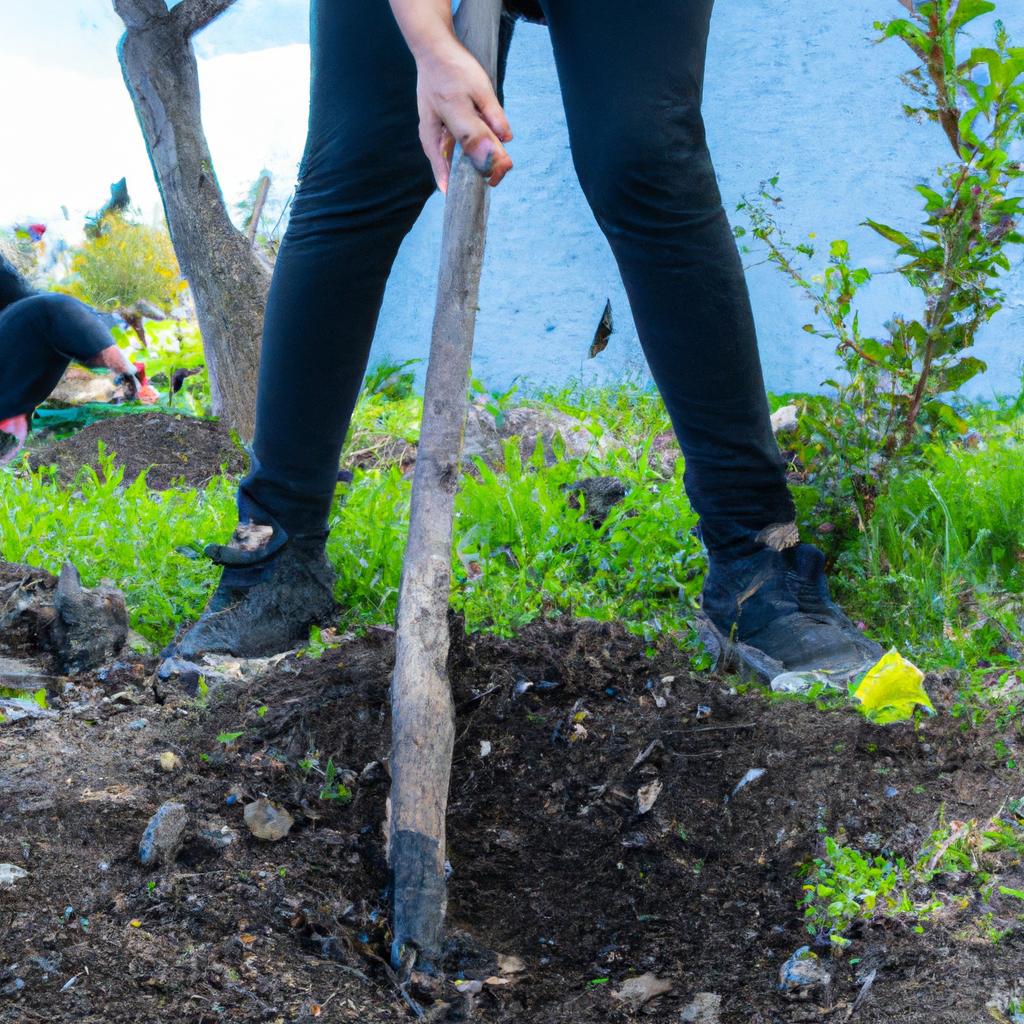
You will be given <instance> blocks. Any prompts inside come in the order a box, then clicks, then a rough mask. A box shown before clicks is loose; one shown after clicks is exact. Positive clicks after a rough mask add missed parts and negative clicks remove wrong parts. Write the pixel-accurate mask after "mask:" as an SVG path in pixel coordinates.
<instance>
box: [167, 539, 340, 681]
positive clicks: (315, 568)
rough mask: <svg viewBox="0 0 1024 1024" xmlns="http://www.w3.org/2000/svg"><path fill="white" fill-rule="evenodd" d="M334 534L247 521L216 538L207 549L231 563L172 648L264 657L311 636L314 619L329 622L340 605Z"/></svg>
mask: <svg viewBox="0 0 1024 1024" xmlns="http://www.w3.org/2000/svg"><path fill="white" fill-rule="evenodd" d="M326 539H327V538H326V534H319V535H315V536H298V537H288V536H287V534H285V533H284V532H283V531H282V530H280V529H278V528H275V527H272V526H263V525H259V524H256V523H244V524H240V525H239V527H238V529H236V530H235V533H234V536H233V537H232V539H231V543H230V544H228V545H215V544H211V545H209V546H208V547H207V548H206V555H207V557H208V558H210V559H212V560H213V561H214V562H216V563H217V564H218V565H222V566H223V567H224V569H223V572H222V573H221V578H220V583H219V584H218V585H217V589H216V590H215V591H214V594H213V596H212V597H211V598H210V601H209V603H208V604H207V606H206V610H205V611H204V612H203V614H202V615H201V616H200V617H199V620H198V621H197V622H196V624H195V625H194V626H192V628H191V629H189V630H188V631H187V632H186V633H185V634H184V635H183V636H182V638H181V639H180V640H179V641H178V642H177V643H176V644H174V645H173V646H172V648H171V650H170V652H169V653H172V654H173V656H174V657H176V658H180V659H183V660H186V661H194V660H195V659H196V658H198V657H200V656H201V655H203V654H231V655H234V656H235V657H237V658H258V657H267V656H268V655H271V654H280V653H281V652H282V651H288V650H291V649H292V648H295V647H298V646H300V645H302V644H304V643H305V642H306V640H307V639H308V638H309V629H310V626H313V625H325V624H327V623H329V622H330V621H331V619H332V618H333V616H334V614H335V612H336V610H337V605H336V604H335V601H334V580H335V573H334V570H333V569H332V568H331V565H330V563H329V562H328V561H327V555H326V553H325V551H324V546H325V543H326Z"/></svg>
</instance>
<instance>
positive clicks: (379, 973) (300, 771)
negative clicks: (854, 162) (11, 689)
mask: <svg viewBox="0 0 1024 1024" xmlns="http://www.w3.org/2000/svg"><path fill="white" fill-rule="evenodd" d="M393 658H394V643H393V636H392V634H391V632H390V631H388V630H372V631H370V632H369V633H368V634H367V635H366V636H365V637H363V638H361V639H350V640H347V641H345V642H344V643H342V644H341V645H340V646H337V647H334V648H331V649H329V650H328V651H327V652H326V653H324V654H323V655H322V657H320V658H317V659H313V658H310V657H288V658H285V659H283V660H281V661H280V662H278V663H277V665H276V666H275V668H274V669H273V670H272V672H271V673H270V674H269V675H266V676H263V677H262V678H260V679H259V680H258V681H256V682H255V683H242V682H239V683H238V685H237V686H226V687H224V688H223V689H222V690H220V691H218V692H216V693H214V694H212V695H211V697H210V698H209V704H208V705H207V704H205V703H202V702H201V703H199V704H197V703H196V702H194V701H192V700H188V699H185V698H182V697H178V696H177V695H173V694H159V695H156V696H155V695H154V691H153V690H152V688H151V687H150V684H149V677H148V676H147V668H151V666H143V665H141V664H133V663H123V664H120V665H118V666H115V667H113V668H112V669H110V670H108V671H106V672H102V671H101V672H100V673H97V674H96V675H95V676H94V677H93V679H92V681H91V685H77V686H72V687H70V688H68V689H67V690H66V691H65V692H64V693H63V694H62V695H60V696H55V698H54V700H53V702H52V703H53V706H54V707H55V708H56V709H57V710H58V711H59V719H58V720H56V721H39V722H31V723H25V724H23V723H18V724H17V725H16V726H12V727H5V728H3V729H0V862H3V861H7V862H11V863H13V864H16V865H18V866H20V867H21V868H23V869H24V870H26V871H27V872H28V874H27V876H26V877H22V878H19V879H18V880H17V881H15V882H14V884H13V887H12V888H9V889H5V890H3V891H2V893H0V908H2V927H0V992H2V993H3V995H0V1021H3V1022H5V1024H6V1022H13V1021H18V1022H21V1021H31V1020H47V1021H69V1022H70V1021H80V1022H86V1024H99V1022H104V1024H118V1022H122V1021H123V1022H128V1021H132V1022H135V1021H139V1020H150V1021H158V1022H164V1021H166V1022H171V1021H175V1022H177V1021H184V1022H196V1024H198V1022H203V1024H206V1022H211V1024H212V1022H214V1021H312V1020H314V1019H316V1020H319V1021H328V1022H342V1021H344V1022H354V1021H358V1022H361V1024H362V1022H365V1024H379V1022H385V1021H387V1022H391V1021H403V1020H410V1019H413V1018H412V1014H411V1011H410V1009H409V1007H408V1005H407V1004H406V1002H405V1000H404V997H403V996H402V994H401V993H400V992H399V990H398V987H397V985H396V982H395V979H394V976H393V975H391V974H389V972H388V970H387V969H386V968H385V966H384V963H383V961H384V959H385V958H386V955H387V949H388V943H389V934H388V930H387V881H388V873H387V865H386V862H385V845H384V822H385V814H386V808H385V801H386V797H387V792H388V775H387V769H386V759H387V754H388V749H389V745H390V723H389V714H388V683H389V677H390V673H391V670H392V666H393ZM450 672H451V677H452V680H453V688H454V697H455V704H456V708H457V716H458V721H457V732H456V735H457V739H456V746H455V761H454V771H453V777H452V784H451V803H450V816H449V832H448V839H449V856H450V860H451V865H452V875H451V879H450V883H449V884H450V903H449V908H448V909H449V923H450V926H451V930H452V933H453V935H454V937H455V940H456V941H454V942H453V944H452V949H451V952H450V956H449V959H448V962H447V964H446V967H447V969H448V970H449V971H450V972H453V973H455V972H462V974H463V975H464V977H465V978H467V979H478V980H481V981H483V982H484V983H483V985H482V990H481V991H480V992H479V994H477V995H469V996H460V995H458V994H457V993H455V990H454V988H449V989H448V990H446V994H445V998H446V1000H447V1001H449V1002H450V1003H451V1004H452V1006H451V1009H450V1010H448V1011H447V1012H446V1013H440V1012H437V1013H433V1014H432V1013H431V1011H430V1010H428V1011H427V1017H428V1019H431V1020H435V1021H438V1020H465V1019H467V1018H468V1017H469V1016H470V1015H471V1016H472V1019H474V1020H478V1021H481V1022H485V1024H499V1022H501V1024H511V1022H516V1024H521V1022H527V1024H569V1022H573V1024H589V1022H599V1021H600V1022H606V1021H627V1020H633V1019H645V1020H650V1021H658V1022H670V1021H671V1022H674V1024H678V1022H680V1021H683V1020H694V1019H702V1020H705V1021H708V1022H710V1021H711V1019H712V1018H711V1017H704V1018H695V1017H694V1016H693V1015H692V1013H691V1015H690V1016H684V1009H685V1008H686V1007H688V1006H690V1004H691V1001H692V1000H693V999H694V997H695V995H696V994H697V993H714V994H717V995H718V996H720V997H721V1012H720V1016H719V1017H715V1018H714V1019H715V1020H719V1021H720V1024H795V1022H797V1021H821V1020H826V1021H844V1022H845V1021H848V1020H850V1019H851V1018H852V1019H853V1020H854V1021H855V1024H883V1022H885V1024H891V1022H892V1021H894V1020H898V1021H900V1022H901V1024H926V1022H927V1024H936V1022H954V1021H955V1022H964V1021H973V1020H983V1019H988V1016H987V1011H986V1004H987V1003H988V1002H989V1000H990V999H991V998H992V996H993V993H995V992H1006V991H1008V990H1010V989H1012V987H1013V985H1015V984H1016V983H1017V980H1018V979H1019V977H1020V974H1021V968H1020V964H1021V955H1022V945H1024V943H1022V930H1021V928H1020V924H1019V921H1018V920H1017V917H1016V915H1017V914H1018V913H1019V911H1020V908H1019V907H1018V906H1016V905H1015V904H1014V901H1013V899H1012V898H1010V897H1005V898H1004V897H1000V896H994V897H992V899H991V902H990V903H989V904H987V905H985V906H982V905H981V904H980V897H979V896H978V895H977V892H976V890H972V889H971V888H970V887H969V886H968V885H966V883H965V885H964V888H963V903H962V906H961V907H960V909H958V910H957V911H956V913H955V914H953V915H951V916H948V917H943V916H941V915H940V916H937V917H936V918H935V919H931V920H929V921H927V922H926V923H925V924H924V933H923V934H916V933H915V932H914V927H915V925H916V924H917V921H916V920H915V919H912V918H908V919H907V920H906V921H905V922H904V921H895V920H892V919H888V920H886V921H884V922H882V923H878V924H872V925H865V926H864V927H863V928H861V929H860V931H858V932H856V933H854V934H853V935H852V940H853V941H852V945H851V946H850V947H849V948H848V949H847V950H845V952H842V953H838V952H837V955H835V956H833V955H832V954H831V953H830V951H829V950H828V949H819V950H818V952H819V954H820V956H821V958H822V961H823V963H825V964H826V965H827V967H828V970H829V971H830V973H831V975H832V984H831V985H830V986H829V987H828V988H827V989H826V990H824V991H821V992H818V993H815V997H814V998H813V999H811V1000H810V1001H804V1002H794V1001H791V1000H788V999H786V998H784V996H783V995H781V994H780V993H779V992H778V991H777V982H778V976H779V968H780V966H781V965H782V964H783V962H784V961H785V960H786V959H787V958H788V957H789V956H790V955H791V954H792V953H793V952H794V950H796V949H797V948H798V947H800V946H803V945H804V944H806V943H808V942H810V941H811V939H810V937H809V936H808V934H807V931H806V929H805V926H804V922H803V920H802V917H801V914H800V911H799V910H798V908H797V902H798V900H799V898H800V896H801V884H802V882H801V879H800V877H799V875H798V868H799V866H800V865H802V864H806V863H808V862H809V861H810V860H811V859H812V858H813V857H815V856H819V855H820V854H821V851H822V837H823V835H824V834H835V833H837V832H838V831H841V830H842V831H845V833H846V834H847V836H848V837H849V838H848V841H849V842H850V843H851V844H852V845H855V846H859V847H861V848H866V849H872V848H874V849H878V848H881V849H885V850H886V851H891V854H892V855H901V856H908V857H910V856H913V854H914V852H915V851H916V849H917V848H918V847H919V846H920V844H921V842H922V841H923V840H924V839H925V838H926V837H927V836H928V834H929V833H930V831H931V830H932V829H933V828H934V827H935V825H936V820H937V817H936V816H937V814H938V813H939V811H940V808H944V813H945V815H946V819H947V820H949V821H953V820H968V819H971V818H978V819H985V818H987V817H988V816H991V815H992V814H994V813H996V812H997V811H998V810H999V808H1000V807H1001V806H1002V804H1003V802H1004V801H1005V800H1006V798H1007V796H1008V795H1010V794H1013V795H1019V793H1020V785H1021V780H1020V775H1019V773H1018V772H1017V771H1015V770H1013V769H1011V768H1008V767H1007V765H1006V760H1005V758H1003V759H998V758H996V756H995V753H994V750H993V745H994V741H995V740H996V739H997V738H1000V737H997V736H996V735H995V734H993V733H992V732H991V731H988V732H986V731H985V730H983V729H974V730H965V729H964V728H963V727H962V724H961V723H960V722H959V721H957V720H956V719H954V718H953V716H951V715H950V714H949V713H948V704H949V700H950V691H949V689H948V687H946V688H944V686H943V685H942V681H941V680H935V679H933V680H931V681H930V685H931V692H932V696H933V699H934V700H935V703H936V706H937V707H938V708H939V709H940V713H939V715H937V716H936V717H935V718H933V719H930V720H928V721H927V722H924V723H922V724H920V725H919V726H917V727H916V728H915V727H914V726H913V725H911V724H906V725H893V726H887V727H880V726H875V725H872V724H870V723H868V722H866V721H865V720H864V719H863V718H862V717H860V716H859V715H858V714H856V713H855V712H853V711H842V712H822V711H819V710H818V709H816V708H815V707H814V706H813V705H811V704H808V703H804V702H798V701H793V700H786V701H778V700H776V701H769V700H767V699H766V698H765V697H764V696H762V695H761V694H760V693H736V692H735V691H734V690H731V689H729V688H728V686H727V685H726V684H723V682H722V681H720V680H717V679H714V678H708V677H699V676H693V675H691V674H690V673H689V672H688V671H687V670H686V668H685V667H684V663H683V662H682V661H681V660H680V658H679V656H678V655H676V654H674V653H673V652H671V651H663V652H662V653H661V654H660V655H658V656H657V657H656V658H654V659H648V658H647V657H646V656H645V652H644V644H643V643H642V642H641V641H639V640H637V639H636V638H634V637H631V636H629V635H628V634H626V633H625V632H624V631H623V630H621V629H620V628H618V627H616V626H613V625H608V624H599V623H593V622H578V621H570V620H558V621H553V622H542V623H535V624H534V625H532V626H530V627H528V628H527V629H526V630H524V631H523V633H522V634H521V635H520V636H519V637H518V638H517V639H515V640H503V639H499V638H495V637H490V636H471V637H462V636H456V637H455V638H454V643H453V649H452V654H451V658H450ZM161 701H162V703H160V702H161ZM1007 728H1008V729H1009V728H1010V727H1007ZM1007 738H1008V740H1009V742H1011V743H1012V742H1013V740H1012V736H1011V735H1010V734H1009V733H1007ZM169 752H170V753H173V754H176V755H177V756H178V758H180V765H179V764H178V763H177V762H176V761H175V759H174V758H167V757H165V762H167V764H166V765H165V768H164V769H163V770H162V769H161V765H160V755H161V753H164V754H167V753H169ZM329 765H330V767H329ZM168 769H169V770H168ZM751 769H762V770H763V774H761V775H760V776H757V777H755V778H754V781H751V782H749V784H747V785H745V786H743V787H742V788H740V789H739V790H737V784H738V783H739V782H740V781H741V780H742V779H744V778H745V777H750V774H749V773H750V770H751ZM328 775H329V776H330V777H331V780H333V781H332V784H333V787H334V788H333V789H326V788H325V787H326V785H327V783H328V781H330V780H328V779H327V778H325V776H328ZM339 785H340V786H342V787H344V788H343V789H339V788H338V786H339ZM261 796H266V797H268V798H270V799H271V800H272V801H274V802H275V803H277V804H278V805H280V806H282V807H283V808H285V809H287V811H288V812H289V814H290V815H291V816H292V817H293V818H294V819H295V824H294V826H293V827H292V828H291V831H290V832H289V834H288V835H287V837H286V838H284V839H283V840H281V841H279V842H264V841H260V840H258V839H256V838H254V837H253V836H252V835H251V834H250V833H249V831H248V829H247V828H246V826H245V823H244V821H243V813H242V809H243V807H244V806H245V805H246V804H247V803H249V802H250V801H254V800H256V799H257V798H258V797H261ZM168 800H176V801H180V802H181V803H183V804H184V805H185V806H186V807H187V808H188V810H189V814H190V816H191V822H192V823H191V826H190V832H189V836H190V838H189V839H188V841H187V842H186V844H185V846H184V848H183V850H182V852H181V853H180V854H179V856H178V859H177V861H176V862H175V863H173V864H171V865H168V866H164V867H161V868H158V869H156V870H155V871H146V870H144V869H143V868H142V867H141V866H140V864H139V861H138V854H137V847H138V842H139V837H140V836H141V835H142V833H143V830H144V828H145V826H146V823H147V821H148V820H149V818H150V816H151V815H152V814H153V812H154V811H155V810H156V808H157V807H158V806H160V805H161V804H163V803H164V802H165V801H168ZM1007 877H1008V876H1007ZM946 884H947V885H949V886H952V887H954V888H955V887H956V885H957V884H958V882H957V880H956V879H955V878H949V879H947V880H946ZM1006 885H1008V886H1011V887H1024V879H1017V880H1013V879H1010V880H1009V881H1006ZM985 915H988V917H986V916H985ZM980 920H984V921H985V923H986V927H987V928H988V929H989V931H988V932H987V931H986V930H985V929H984V928H982V927H981V926H980V925H978V923H977V922H978V921H980ZM991 929H996V930H998V931H1001V932H1005V934H1003V936H1002V938H1001V941H999V942H998V943H997V942H993V941H991V939H990V938H989V937H987V936H988V935H989V934H990V932H991ZM502 957H504V958H516V959H517V960H518V961H519V962H521V963H515V961H514V960H510V959H501V958H502ZM510 963H512V964H514V966H513V967H509V964H510ZM502 965H504V972H503V973H502ZM516 968H520V969H518V970H517V969H516ZM872 971H874V972H875V973H874V976H873V977H874V981H873V984H871V985H870V986H869V987H868V988H867V989H866V988H865V984H864V983H865V979H866V978H867V977H869V975H870V972H872ZM648 973H650V974H653V975H656V976H657V978H658V979H662V980H663V981H664V982H666V983H668V984H669V985H670V988H669V990H668V991H667V992H665V993H664V994H662V995H660V996H659V997H658V998H657V999H655V1000H654V1001H652V1002H650V1003H649V1004H648V1005H646V1006H645V1007H642V1008H635V1007H631V1006H630V1005H629V1004H628V1003H624V1002H622V1001H620V1000H616V999H615V998H614V996H613V993H614V992H616V991H619V990H620V989H621V987H622V985H623V983H624V982H625V981H626V980H628V979H629V978H631V977H632V978H636V977H638V976H641V975H645V974H648ZM494 976H497V977H498V980H499V981H503V982H504V983H503V984H495V983H494ZM488 978H491V981H490V982H487V981H486V979H488ZM474 987H477V986H470V988H471V989H472V988H474ZM862 992H863V993H864V995H863V998H862V999H861V1000H860V1001H859V1002H858V1003H856V1005H855V1000H856V998H857V996H858V994H859V993H862ZM453 993H454V994H453ZM5 1001H6V1002H5ZM705 1002H706V1001H705ZM711 1002H712V1004H713V1003H714V1000H711ZM472 1004H475V1005H472ZM691 1010H692V1007H691ZM709 1012H710V1011H709Z"/></svg>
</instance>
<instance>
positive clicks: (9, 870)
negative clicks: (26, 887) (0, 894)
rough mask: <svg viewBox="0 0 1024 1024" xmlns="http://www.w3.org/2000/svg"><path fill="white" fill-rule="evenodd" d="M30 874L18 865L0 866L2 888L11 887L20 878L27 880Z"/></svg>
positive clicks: (0, 884)
mask: <svg viewBox="0 0 1024 1024" xmlns="http://www.w3.org/2000/svg"><path fill="white" fill-rule="evenodd" d="M27 875H28V872H27V871H26V870H25V869H24V868H19V867H18V865H17V864H0V886H11V885H14V883H15V882H17V881H18V879H20V878H25V877H26V876H27Z"/></svg>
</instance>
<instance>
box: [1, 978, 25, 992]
mask: <svg viewBox="0 0 1024 1024" xmlns="http://www.w3.org/2000/svg"><path fill="white" fill-rule="evenodd" d="M24 987H25V982H24V979H22V978H15V979H14V981H12V982H9V983H8V984H6V985H4V987H3V988H0V994H3V995H5V996H13V995H17V994H18V993H19V992H20V991H21V990H22V989H23V988H24Z"/></svg>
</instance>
